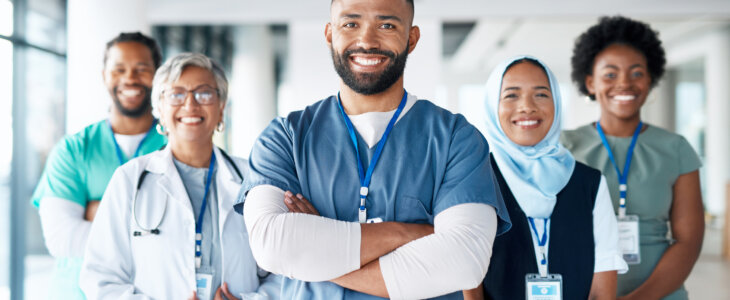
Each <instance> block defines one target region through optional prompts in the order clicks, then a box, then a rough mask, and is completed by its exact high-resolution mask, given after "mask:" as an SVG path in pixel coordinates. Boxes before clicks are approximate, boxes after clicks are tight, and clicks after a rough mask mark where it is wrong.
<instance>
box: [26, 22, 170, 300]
mask: <svg viewBox="0 0 730 300" xmlns="http://www.w3.org/2000/svg"><path fill="white" fill-rule="evenodd" d="M161 60H162V58H161V54H160V50H159V47H158V46H157V43H156V42H155V41H154V40H153V39H152V38H150V37H147V36H145V35H143V34H141V33H138V32H137V33H122V34H120V35H118V36H117V37H116V38H114V39H113V40H111V41H110V42H109V43H107V45H106V52H105V53H104V68H103V72H102V76H103V78H104V83H105V84H106V87H107V89H108V90H109V94H110V96H111V99H112V102H113V104H112V106H111V109H110V114H109V117H108V119H105V120H102V121H99V122H96V123H94V124H91V125H89V126H87V127H86V128H84V129H83V130H81V131H80V132H77V133H75V134H73V135H67V136H66V137H64V138H63V139H62V140H61V141H60V142H59V143H58V144H57V145H56V146H55V147H54V148H53V150H52V151H51V153H50V155H49V157H48V160H47V161H46V167H45V170H44V171H43V174H42V175H41V179H40V181H39V182H38V186H37V187H36V190H35V192H34V193H33V199H32V202H33V205H35V206H36V207H38V208H39V214H40V217H41V226H42V229H43V235H44V237H45V241H46V246H47V247H48V250H49V252H50V253H51V255H53V256H54V257H55V258H56V264H55V270H54V274H53V277H52V282H51V286H50V287H49V295H48V298H50V299H84V298H85V297H84V295H83V293H82V292H81V289H79V286H78V278H79V270H80V268H81V262H82V259H83V254H84V249H85V247H86V240H87V237H88V233H89V229H90V227H91V222H92V221H93V220H94V216H95V214H96V208H97V207H98V206H99V200H101V198H102V194H103V193H104V190H105V189H106V186H107V184H108V183H109V180H110V179H111V177H112V174H113V173H114V170H116V168H117V167H119V166H120V165H122V164H124V163H125V162H127V161H128V160H130V159H132V158H134V157H136V156H140V155H144V154H147V153H150V152H153V151H155V150H158V149H160V148H161V147H162V146H163V145H165V144H166V142H167V141H166V137H165V136H163V135H160V134H159V133H158V132H157V131H156V130H155V126H156V124H157V121H156V120H155V118H154V117H153V116H152V106H151V101H150V100H151V95H150V90H151V89H152V78H153V77H154V74H155V71H156V70H157V67H159V66H160V63H161Z"/></svg>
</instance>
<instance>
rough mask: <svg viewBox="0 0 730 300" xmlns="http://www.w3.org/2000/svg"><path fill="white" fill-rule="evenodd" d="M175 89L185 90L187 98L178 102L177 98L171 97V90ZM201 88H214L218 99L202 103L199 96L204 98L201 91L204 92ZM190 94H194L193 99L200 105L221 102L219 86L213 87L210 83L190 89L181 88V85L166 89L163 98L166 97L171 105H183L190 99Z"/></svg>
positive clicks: (166, 100) (167, 102)
mask: <svg viewBox="0 0 730 300" xmlns="http://www.w3.org/2000/svg"><path fill="white" fill-rule="evenodd" d="M175 89H180V90H185V98H183V99H182V101H181V102H180V103H177V102H176V101H177V100H175V99H174V98H170V97H171V96H170V95H171V94H170V92H171V91H173V90H175ZM200 89H212V90H214V91H215V94H214V95H215V98H216V99H214V100H211V102H210V103H202V102H201V100H200V99H199V98H202V96H201V95H200V93H202V92H201V91H199V90H200ZM189 94H193V100H195V102H196V103H198V105H213V104H215V103H219V102H220V96H221V95H220V94H221V93H220V91H218V89H217V88H214V87H212V86H210V85H207V84H205V85H201V86H199V87H196V88H194V89H192V90H188V89H185V88H180V87H178V88H170V89H165V90H163V91H162V98H163V99H165V102H166V104H167V105H170V106H182V105H184V104H185V101H186V100H187V99H188V95H189Z"/></svg>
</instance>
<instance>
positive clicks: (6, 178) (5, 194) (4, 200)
mask: <svg viewBox="0 0 730 300" xmlns="http://www.w3.org/2000/svg"><path fill="white" fill-rule="evenodd" d="M12 99H13V44H12V43H10V41H7V40H0V141H3V143H4V145H3V147H0V212H2V213H3V214H2V215H0V299H8V298H10V281H9V278H8V275H9V274H10V222H9V221H10V220H9V219H10V218H9V216H8V215H7V214H8V212H9V211H10V161H11V159H12V155H13V142H12V141H13V119H12V118H13V101H12Z"/></svg>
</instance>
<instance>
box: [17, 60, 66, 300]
mask: <svg viewBox="0 0 730 300" xmlns="http://www.w3.org/2000/svg"><path fill="white" fill-rule="evenodd" d="M25 69H26V74H25V75H24V78H25V81H26V86H25V95H26V99H27V100H26V101H27V103H26V107H27V111H26V122H27V123H26V129H27V131H26V139H27V140H26V144H27V147H28V148H27V152H26V153H27V156H26V157H27V159H28V161H27V162H26V165H27V166H28V173H27V175H28V178H27V179H26V182H27V183H28V188H30V189H34V188H35V185H36V183H37V182H38V178H39V177H40V174H41V172H42V171H43V167H44V166H45V161H46V158H47V157H48V154H49V152H50V151H51V149H52V148H53V146H54V145H55V144H56V143H57V142H58V141H59V140H60V139H61V137H62V136H63V134H64V127H63V124H65V111H66V109H65V95H66V79H65V74H66V63H65V59H64V58H63V57H59V56H57V55H54V54H49V53H47V52H42V51H39V50H35V49H28V50H27V52H26V68H25ZM21 201H26V202H27V203H28V204H27V205H26V206H25V207H26V208H27V209H26V224H25V226H26V228H25V237H26V258H25V297H26V299H45V298H47V295H46V294H45V293H46V292H47V289H38V288H37V287H39V286H48V283H49V279H50V275H51V272H52V267H53V259H52V258H51V256H50V255H48V251H47V250H46V246H45V243H44V240H43V233H42V231H41V227H40V220H39V217H38V211H37V210H36V209H35V208H34V207H33V206H32V205H30V200H29V199H22V200H21Z"/></svg>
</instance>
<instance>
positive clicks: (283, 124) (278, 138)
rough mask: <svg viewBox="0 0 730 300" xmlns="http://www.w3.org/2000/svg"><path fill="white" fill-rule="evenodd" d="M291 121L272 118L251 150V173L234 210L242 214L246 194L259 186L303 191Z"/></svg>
mask: <svg viewBox="0 0 730 300" xmlns="http://www.w3.org/2000/svg"><path fill="white" fill-rule="evenodd" d="M288 124H289V122H288V121H287V120H286V119H283V118H277V119H274V120H273V121H271V123H270V124H269V126H268V127H267V128H266V129H264V131H263V132H262V133H261V135H260V136H259V138H258V139H257V140H256V143H255V144H254V146H253V148H252V149H251V156H250V158H249V160H248V166H249V168H248V174H247V175H248V176H246V178H245V179H244V181H243V185H242V186H241V191H240V192H239V194H238V200H237V201H236V204H235V205H234V209H235V210H236V212H238V213H239V214H242V213H243V203H244V201H245V200H246V194H247V193H248V191H250V190H251V189H252V188H254V187H256V186H259V185H273V186H275V187H278V188H280V189H282V190H284V191H292V192H293V193H301V187H300V185H299V179H298V177H297V173H296V167H295V164H294V149H293V147H294V144H293V139H292V135H291V132H292V131H291V128H290V126H289V125H288Z"/></svg>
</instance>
